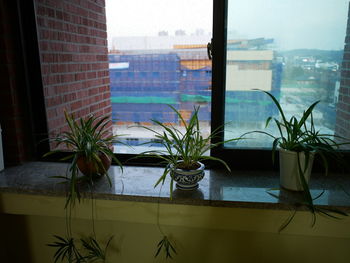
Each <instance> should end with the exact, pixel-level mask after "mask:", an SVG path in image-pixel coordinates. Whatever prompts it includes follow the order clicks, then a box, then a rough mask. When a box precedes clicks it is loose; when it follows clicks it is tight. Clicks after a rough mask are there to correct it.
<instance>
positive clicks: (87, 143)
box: [44, 112, 122, 202]
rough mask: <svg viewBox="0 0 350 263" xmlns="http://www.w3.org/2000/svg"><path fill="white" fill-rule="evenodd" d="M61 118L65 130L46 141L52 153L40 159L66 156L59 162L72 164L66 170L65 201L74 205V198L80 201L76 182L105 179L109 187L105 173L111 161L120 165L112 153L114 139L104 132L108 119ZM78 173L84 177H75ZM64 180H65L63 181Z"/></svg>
mask: <svg viewBox="0 0 350 263" xmlns="http://www.w3.org/2000/svg"><path fill="white" fill-rule="evenodd" d="M64 114H65V119H66V122H67V124H68V128H69V130H68V131H65V132H62V133H61V134H59V135H58V136H56V137H54V138H52V139H50V141H51V142H54V143H55V146H54V147H55V148H56V150H53V151H50V152H48V153H47V154H45V155H44V156H48V155H51V154H55V153H59V152H64V153H66V152H69V154H68V155H67V156H66V157H64V158H62V159H61V160H72V162H71V165H70V167H69V172H70V176H69V185H70V192H69V197H70V199H68V201H73V202H74V201H75V198H78V199H80V193H79V190H78V188H77V183H78V182H81V181H87V182H88V183H92V180H93V179H94V178H96V177H101V176H106V178H107V179H108V182H109V184H111V180H110V178H109V176H108V172H107V171H108V169H109V167H110V165H111V161H112V160H114V161H115V162H116V163H117V164H118V165H119V166H120V167H122V164H121V163H120V162H119V160H118V159H117V158H116V157H115V156H114V154H113V150H112V147H113V143H115V142H116V137H117V135H110V131H109V130H107V129H105V127H106V125H107V124H108V117H103V118H98V117H94V116H92V115H91V116H90V117H88V118H86V119H83V118H80V119H79V120H75V118H74V115H73V114H68V113H67V112H65V113H64ZM62 146H65V148H62ZM79 171H80V172H81V173H82V174H83V175H84V176H82V177H79V176H78V175H79ZM61 178H62V177H61ZM64 178H65V179H67V177H64ZM62 179H63V178H62Z"/></svg>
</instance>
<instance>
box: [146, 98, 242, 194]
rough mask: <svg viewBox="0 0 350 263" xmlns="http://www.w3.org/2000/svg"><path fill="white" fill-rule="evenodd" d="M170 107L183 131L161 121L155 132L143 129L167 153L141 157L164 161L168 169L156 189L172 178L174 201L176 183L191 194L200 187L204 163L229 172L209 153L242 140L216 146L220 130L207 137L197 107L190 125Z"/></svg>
mask: <svg viewBox="0 0 350 263" xmlns="http://www.w3.org/2000/svg"><path fill="white" fill-rule="evenodd" d="M169 107H170V108H171V109H172V110H173V111H174V112H175V114H176V116H177V117H178V118H179V120H180V122H181V125H182V126H183V130H182V129H181V128H177V127H175V126H173V125H166V124H164V123H161V122H160V121H158V120H152V122H153V123H154V124H156V125H157V126H158V127H160V128H161V130H159V131H158V130H155V129H152V128H150V127H147V126H142V127H143V128H145V129H147V130H149V131H151V132H153V133H154V134H155V137H156V138H157V140H158V141H159V142H160V144H161V145H162V146H163V147H164V150H152V151H146V152H143V153H142V154H141V156H148V157H156V158H160V159H161V160H162V161H163V162H164V163H165V164H166V167H165V169H164V172H163V174H162V176H161V177H160V178H159V179H158V181H157V182H156V184H155V187H156V186H157V185H159V184H160V183H162V184H164V181H165V179H166V177H167V175H168V174H170V177H171V182H170V197H172V191H173V182H174V181H175V182H176V187H177V188H179V189H185V190H191V189H196V188H197V187H198V182H199V181H200V180H201V179H202V178H203V177H204V168H205V166H204V164H203V163H202V161H203V160H212V161H217V162H220V163H222V164H223V165H224V166H225V167H226V169H227V170H229V171H230V168H229V167H228V165H227V164H226V162H224V161H223V160H221V159H219V158H216V157H213V156H209V155H208V153H209V151H210V150H211V149H212V148H214V147H216V146H218V145H220V144H223V143H227V142H230V141H234V140H239V139H240V138H234V139H231V140H227V141H224V142H219V143H212V139H213V138H214V137H215V136H218V134H219V129H217V130H215V131H213V132H211V133H210V134H209V135H208V136H207V137H203V135H202V133H201V130H200V126H199V119H198V111H199V107H195V108H194V111H193V113H192V116H191V118H190V119H189V120H188V122H186V121H185V120H184V118H183V117H182V116H181V114H180V112H179V111H177V110H176V109H175V108H174V107H172V106H171V105H169Z"/></svg>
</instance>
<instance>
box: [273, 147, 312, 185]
mask: <svg viewBox="0 0 350 263" xmlns="http://www.w3.org/2000/svg"><path fill="white" fill-rule="evenodd" d="M297 154H298V153H297V152H293V151H288V150H285V149H279V158H280V185H281V186H282V187H283V188H285V189H288V190H293V191H303V190H304V188H303V186H302V182H301V177H300V173H299V168H298V156H297ZM314 156H315V153H310V157H309V163H308V167H307V169H306V171H305V172H304V173H303V176H304V178H305V181H306V183H307V184H308V183H309V180H310V174H311V170H312V164H313V162H314ZM299 160H300V167H301V169H302V170H304V167H305V154H304V153H303V152H300V153H299Z"/></svg>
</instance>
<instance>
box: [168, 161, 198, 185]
mask: <svg viewBox="0 0 350 263" xmlns="http://www.w3.org/2000/svg"><path fill="white" fill-rule="evenodd" d="M198 164H199V165H200V167H199V168H197V169H196V170H184V169H177V168H174V167H171V175H172V177H173V179H174V181H175V182H176V187H177V188H178V189H181V190H193V189H197V188H198V182H199V181H200V180H202V179H203V177H204V168H205V166H204V164H202V163H201V162H198Z"/></svg>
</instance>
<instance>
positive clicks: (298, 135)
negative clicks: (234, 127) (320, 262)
mask: <svg viewBox="0 0 350 263" xmlns="http://www.w3.org/2000/svg"><path fill="white" fill-rule="evenodd" d="M262 92H264V93H265V94H267V95H268V96H269V97H270V98H271V100H272V101H273V103H274V104H275V106H276V107H277V109H278V111H279V114H280V116H281V119H279V118H276V117H273V116H270V117H268V118H267V120H266V127H268V125H269V124H270V123H271V122H274V124H275V125H276V127H277V130H278V132H279V135H278V136H275V135H272V134H271V133H268V132H265V131H251V132H248V133H245V134H244V135H242V137H243V136H245V135H247V134H250V133H261V134H265V135H267V136H269V137H271V138H272V139H273V142H272V160H273V161H274V157H275V152H276V150H277V148H278V147H280V148H282V149H285V150H288V151H293V152H296V153H297V170H298V174H299V177H300V182H301V186H302V189H303V199H304V200H303V201H302V202H301V203H300V204H298V205H304V206H306V207H307V208H308V209H309V210H310V211H311V213H312V216H313V219H312V226H313V225H314V224H315V222H316V214H322V215H326V216H328V217H331V218H338V216H337V215H341V216H344V215H347V214H345V213H344V212H342V211H339V210H336V209H325V208H318V207H316V206H315V205H314V200H315V199H317V198H319V197H320V196H321V195H322V193H323V192H322V193H321V194H320V195H318V196H317V197H316V198H313V197H312V196H311V192H310V189H309V185H308V182H307V180H306V179H305V176H304V175H305V173H306V171H307V169H308V167H309V162H310V160H311V159H312V155H314V154H318V155H319V156H320V157H321V161H322V164H323V166H324V169H325V174H326V175H327V174H328V167H329V159H333V160H335V161H337V162H339V161H341V160H342V158H341V154H340V152H339V148H340V146H341V145H343V144H348V143H347V142H342V143H339V142H337V141H336V139H339V140H342V141H345V138H343V137H340V136H335V135H331V134H326V133H322V132H321V131H319V130H316V128H315V124H314V119H313V114H312V112H313V110H314V108H315V107H316V105H317V104H318V103H319V102H320V101H316V102H314V103H312V104H311V105H310V106H309V107H308V108H307V110H306V111H304V112H303V114H302V115H301V118H299V119H298V118H297V117H296V116H292V117H291V118H290V119H287V117H286V115H285V113H284V111H283V109H282V107H281V105H280V103H279V102H278V100H277V99H276V98H275V96H274V95H272V94H271V93H269V92H267V91H262ZM302 155H304V156H305V161H304V164H303V165H302V161H301V159H302ZM334 214H336V215H334ZM294 215H295V212H294V213H293V214H292V215H291V217H290V218H289V219H287V221H286V222H285V223H284V224H283V225H282V227H281V230H283V229H284V228H285V227H286V226H287V225H288V224H289V223H290V221H291V220H292V219H293V217H294Z"/></svg>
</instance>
